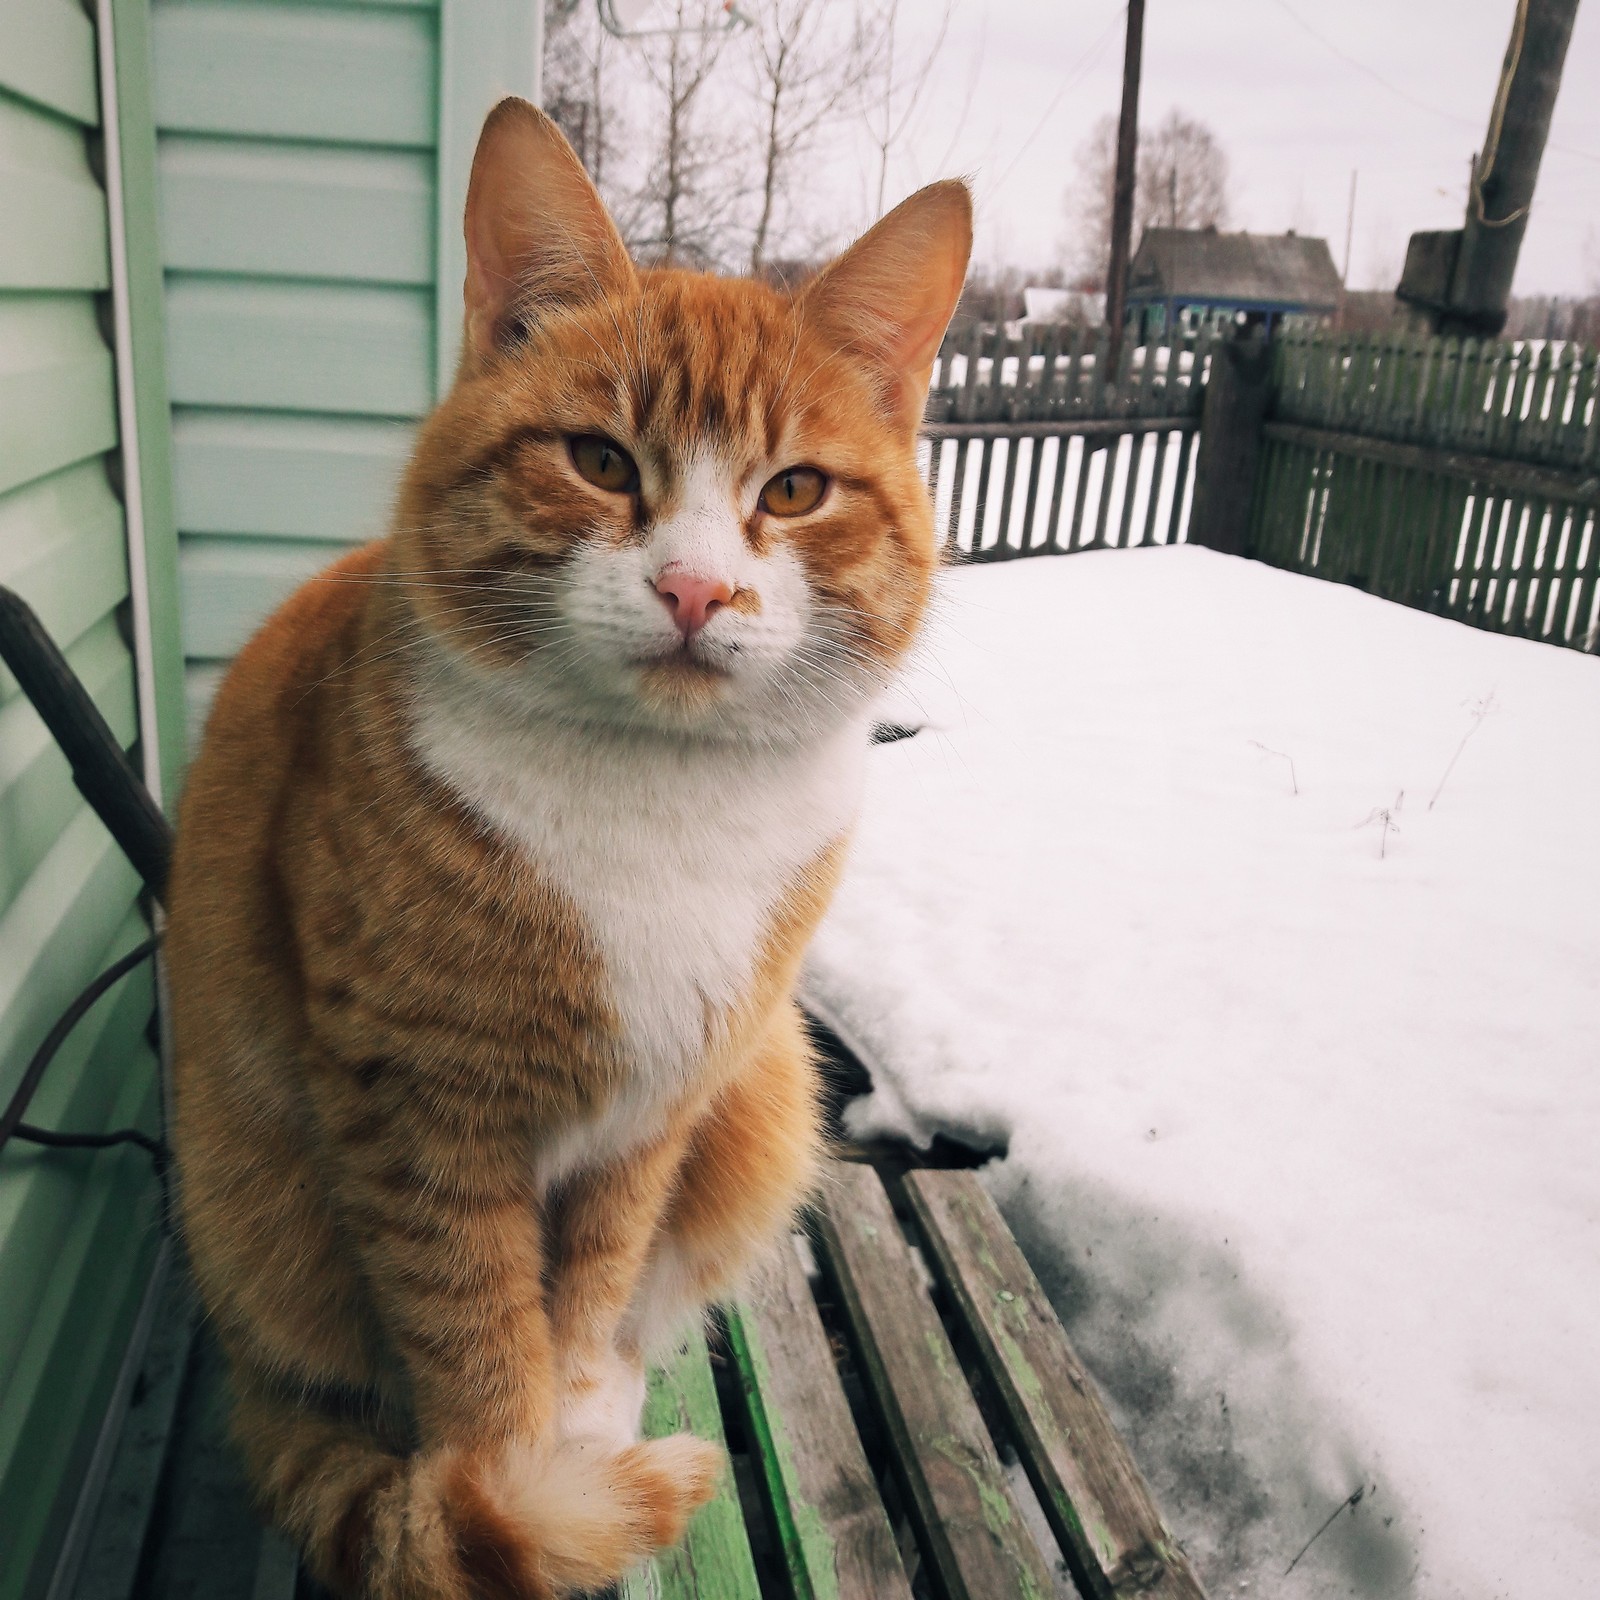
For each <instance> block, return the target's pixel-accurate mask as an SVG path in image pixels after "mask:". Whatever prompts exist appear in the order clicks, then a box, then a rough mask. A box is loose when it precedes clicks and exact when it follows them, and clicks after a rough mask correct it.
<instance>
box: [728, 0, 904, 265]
mask: <svg viewBox="0 0 1600 1600" xmlns="http://www.w3.org/2000/svg"><path fill="white" fill-rule="evenodd" d="M840 10H841V8H840V6H839V5H838V3H837V0H768V3H766V4H764V5H762V6H761V7H760V8H759V10H758V11H757V13H756V16H755V18H754V23H753V26H752V28H751V35H752V38H751V62H752V67H753V71H754V79H755V98H756V101H757V103H758V105H759V106H760V108H761V116H762V124H763V126H762V150H761V162H760V178H759V183H760V190H759V194H760V204H759V207H758V209H757V213H756V218H755V227H754V235H753V237H752V239H751V242H750V271H751V273H752V274H754V273H758V272H760V270H761V268H762V265H763V264H764V263H765V261H766V260H767V255H768V248H769V245H770V243H771V239H772V233H773V229H774V227H775V226H776V225H777V220H778V213H779V211H780V209H781V208H782V206H783V204H784V202H785V200H786V199H788V198H789V196H790V189H791V185H792V181H793V178H794V173H795V170H796V168H797V166H798V165H799V164H800V162H801V159H802V158H803V157H804V156H806V155H808V154H809V153H810V151H811V149H812V147H813V146H814V144H815V142H816V139H817V136H818V134H819V133H820V132H821V131H822V129H823V128H824V127H825V126H826V125H827V124H828V123H829V122H830V121H832V120H834V119H835V118H836V117H839V116H841V115H843V114H844V113H845V112H846V111H847V110H848V109H849V108H850V107H851V106H852V105H853V104H854V103H855V101H856V99H857V97H858V96H859V94H860V91H861V88H862V86H863V85H864V84H865V82H866V81H867V79H868V77H869V75H870V73H871V71H872V67H873V45H874V40H875V35H874V32H873V28H872V25H871V22H870V21H869V19H868V18H866V17H865V16H864V15H863V13H862V11H861V8H860V6H859V4H857V5H855V6H854V7H852V9H851V12H850V14H849V15H848V16H847V17H845V18H844V19H843V20H842V22H840V21H836V20H835V19H837V18H838V17H839V14H840ZM830 23H832V24H833V26H830Z"/></svg>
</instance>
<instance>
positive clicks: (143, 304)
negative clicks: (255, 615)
mask: <svg viewBox="0 0 1600 1600" xmlns="http://www.w3.org/2000/svg"><path fill="white" fill-rule="evenodd" d="M109 13H110V16H111V21H112V31H113V43H114V46H115V66H116V71H115V83H116V101H117V128H118V132H119V136H120V137H119V141H118V145H119V151H120V154H121V163H120V166H121V172H122V195H123V216H122V221H121V233H122V241H123V254H124V260H125V265H126V272H127V299H126V307H125V309H126V313H127V339H128V344H129V348H130V349H131V351H132V357H131V360H130V363H129V365H130V367H131V376H132V380H133V381H132V395H131V401H132V404H131V410H132V413H133V418H134V425H135V429H136V431H137V434H138V467H139V470H138V474H137V476H138V484H139V510H140V513H141V521H142V526H143V539H142V551H141V552H140V553H137V554H136V556H135V560H134V568H135V570H134V575H133V576H134V582H135V584H136V585H137V586H138V587H139V589H141V590H142V594H141V596H140V598H141V599H142V601H143V606H142V615H143V620H144V624H145V626H144V634H145V637H144V639H143V643H142V647H143V649H144V650H145V652H146V653H147V656H148V661H147V667H148V674H147V678H146V682H147V684H148V685H149V691H150V692H149V693H148V694H147V696H146V704H145V707H144V714H145V716H146V717H147V719H149V720H150V721H151V722H153V724H154V725H153V726H148V725H147V726H146V727H145V729H144V730H143V744H144V749H145V763H144V768H145V777H146V782H147V783H149V784H150V786H151V788H152V789H153V790H155V791H156V792H157V796H158V798H159V799H161V800H162V801H163V802H164V803H165V804H166V805H167V806H168V807H169V809H170V808H171V807H172V805H173V803H174V801H175V800H176V798H177V792H178V781H179V777H180V774H181V772H182V762H183V759H184V754H185V751H184V703H183V649H182V644H181V642H180V638H179V628H178V534H177V527H176V525H175V524H174V522H173V517H172V463H171V449H170V433H171V427H172V421H171V417H172V412H171V404H170V401H169V398H168V394H167V357H166V343H167V339H166V322H165V303H166V287H165V281H164V277H163V273H162V266H161V245H160V240H159V237H158V231H157V219H156V214H157V209H158V207H157V198H158V197H157V190H156V125H155V83H154V66H153V62H152V59H151V40H150V4H149V0H109Z"/></svg>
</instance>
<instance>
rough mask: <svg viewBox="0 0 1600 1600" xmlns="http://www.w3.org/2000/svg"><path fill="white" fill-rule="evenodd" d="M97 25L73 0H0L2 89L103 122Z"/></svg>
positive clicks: (88, 121) (83, 118)
mask: <svg viewBox="0 0 1600 1600" xmlns="http://www.w3.org/2000/svg"><path fill="white" fill-rule="evenodd" d="M95 82H96V80H95V61H94V25H93V24H92V23H91V22H90V21H89V18H88V17H87V16H85V15H84V11H83V8H82V7H81V6H78V5H74V4H73V3H72V0H0V89H9V90H10V91H11V92H12V93H13V94H19V95H21V96H23V97H24V98H25V99H28V100H32V101H34V102H36V103H37V104H39V105H41V106H48V107H49V108H50V109H51V110H52V111H59V112H60V113H61V114H62V115H63V116H68V117H72V118H74V119H75V120H76V121H78V122H80V123H86V124H88V125H89V126H91V127H94V126H98V124H99V121H100V99H99V95H98V94H97V92H96V89H95Z"/></svg>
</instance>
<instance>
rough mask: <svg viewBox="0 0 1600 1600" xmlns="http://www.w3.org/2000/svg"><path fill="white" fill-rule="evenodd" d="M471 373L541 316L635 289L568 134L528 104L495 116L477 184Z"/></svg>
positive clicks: (486, 130) (470, 220)
mask: <svg viewBox="0 0 1600 1600" xmlns="http://www.w3.org/2000/svg"><path fill="white" fill-rule="evenodd" d="M465 232H466V236H467V281H466V289H465V295H466V311H467V322H466V338H465V341H464V349H463V360H464V362H465V363H466V364H467V365H468V366H472V365H476V364H479V363H482V362H484V361H487V360H489V359H491V358H492V357H493V356H494V355H495V353H496V352H497V351H500V350H504V349H505V348H507V347H508V346H509V345H511V344H513V343H514V342H515V341H516V339H517V338H518V337H519V336H520V334H521V331H522V328H523V326H524V325H525V324H527V323H528V322H530V321H537V320H538V317H539V315H540V313H541V312H542V311H546V310H548V309H550V308H553V307H558V306H569V305H574V304H578V303H581V302H583V301H586V300H593V299H597V298H599V297H601V296H603V295H607V294H612V293H615V292H617V291H618V290H621V289H626V288H628V287H630V286H631V285H632V284H633V283H634V281H635V279H634V271H633V263H632V262H631V261H630V260H629V259H628V249H627V246H626V245H624V244H623V242H622V236H621V235H620V234H619V233H618V232H617V230H616V225H615V224H614V223H613V222H612V220H611V218H610V217H609V216H608V215H607V213H606V208H605V202H604V201H603V200H601V198H600V196H599V194H598V192H597V191H596V190H595V186H594V185H593V184H592V183H591V182H590V181H589V175H588V173H586V172H585V171H584V170H583V164H582V162H580V161H579V160H578V157H577V155H576V154H575V153H574V151H573V148H572V146H571V145H570V144H568V143H567V141H566V139H565V138H564V137H563V136H562V133H561V130H560V129H559V128H558V127H557V126H556V125H555V123H553V122H552V121H551V120H550V119H549V117H547V116H546V115H545V114H544V112H542V111H540V110H539V109H538V108H537V107H536V106H532V105H529V104H528V102H527V101H526V100H518V99H516V98H515V97H512V98H508V99H505V100H502V101H501V102H500V104H499V105H497V106H496V107H495V108H494V110H493V111H491V112H490V113H489V117H488V120H487V121H486V122H485V123H484V125H483V132H482V133H481V134H480V135H479V136H478V151H477V154H476V155H475V156H474V157H473V158H472V179H471V182H470V183H469V184H468V185H467V213H466V222H465Z"/></svg>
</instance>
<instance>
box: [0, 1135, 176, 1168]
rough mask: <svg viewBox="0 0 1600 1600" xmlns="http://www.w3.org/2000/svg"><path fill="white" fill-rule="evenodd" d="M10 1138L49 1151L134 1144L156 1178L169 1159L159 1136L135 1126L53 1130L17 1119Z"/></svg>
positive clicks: (103, 1148) (97, 1148) (107, 1148)
mask: <svg viewBox="0 0 1600 1600" xmlns="http://www.w3.org/2000/svg"><path fill="white" fill-rule="evenodd" d="M11 1137H12V1138H13V1139H24V1140H26V1141H27V1142H28V1143H29V1144H42V1145H45V1146H47V1147H48V1148H49V1149H51V1150H109V1149H110V1148H111V1147H112V1146H113V1145H118V1144H136V1145H138V1147H139V1148H140V1149H141V1150H143V1151H145V1152H146V1153H147V1154H148V1155H149V1157H150V1160H151V1162H152V1163H153V1164H154V1166H155V1169H156V1176H157V1177H160V1176H161V1175H162V1174H163V1173H165V1172H166V1170H167V1162H168V1160H169V1159H170V1152H169V1151H168V1149H167V1147H166V1146H165V1145H164V1144H162V1142H161V1141H160V1140H159V1139H152V1138H151V1137H150V1135H149V1134H148V1133H141V1132H140V1131H139V1130H138V1129H137V1128H117V1129H115V1130H114V1131H113V1132H111V1133H56V1132H54V1131H53V1130H52V1129H50V1128H36V1127H34V1125H33V1124H32V1123H31V1122H19V1123H18V1124H17V1126H16V1128H15V1129H14V1130H13V1132H12V1135H11Z"/></svg>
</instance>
